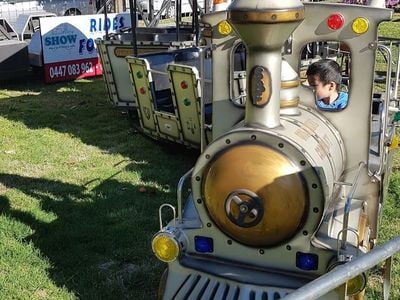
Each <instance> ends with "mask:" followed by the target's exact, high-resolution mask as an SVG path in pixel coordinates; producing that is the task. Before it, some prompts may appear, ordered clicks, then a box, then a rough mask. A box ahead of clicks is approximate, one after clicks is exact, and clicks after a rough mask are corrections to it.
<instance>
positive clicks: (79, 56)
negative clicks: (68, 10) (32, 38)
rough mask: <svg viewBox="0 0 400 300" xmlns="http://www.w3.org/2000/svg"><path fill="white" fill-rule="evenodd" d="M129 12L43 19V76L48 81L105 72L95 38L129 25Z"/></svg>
mask: <svg viewBox="0 0 400 300" xmlns="http://www.w3.org/2000/svg"><path fill="white" fill-rule="evenodd" d="M130 26H131V20H130V15H129V13H120V14H108V15H107V22H105V19H104V15H81V16H67V17H51V18H41V19H40V30H41V36H42V47H43V64H44V75H45V81H46V82H47V83H51V82H58V81H67V80H74V79H77V78H85V77H92V76H97V75H101V74H102V68H101V63H100V59H99V56H98V54H97V48H96V43H95V42H94V40H95V39H96V38H102V37H103V36H104V35H105V32H106V28H107V29H108V32H109V33H113V32H115V31H116V30H118V29H120V28H123V27H130Z"/></svg>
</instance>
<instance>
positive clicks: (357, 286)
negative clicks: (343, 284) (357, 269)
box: [347, 273, 367, 296]
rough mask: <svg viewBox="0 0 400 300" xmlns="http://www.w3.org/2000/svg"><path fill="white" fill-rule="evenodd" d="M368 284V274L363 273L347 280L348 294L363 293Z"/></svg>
mask: <svg viewBox="0 0 400 300" xmlns="http://www.w3.org/2000/svg"><path fill="white" fill-rule="evenodd" d="M366 285H367V275H366V274H365V273H361V274H360V275H357V276H356V277H354V278H353V279H350V280H349V281H348V282H347V295H348V296H354V295H357V294H359V293H361V292H362V291H363V290H364V289H365V287H366Z"/></svg>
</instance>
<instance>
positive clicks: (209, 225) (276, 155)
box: [152, 0, 399, 299]
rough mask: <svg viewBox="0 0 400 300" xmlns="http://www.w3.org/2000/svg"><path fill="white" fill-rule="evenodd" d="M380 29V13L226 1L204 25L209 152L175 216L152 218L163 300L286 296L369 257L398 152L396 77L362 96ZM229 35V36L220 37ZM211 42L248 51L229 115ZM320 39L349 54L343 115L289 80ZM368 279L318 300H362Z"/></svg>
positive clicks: (386, 13) (290, 0) (360, 276)
mask: <svg viewBox="0 0 400 300" xmlns="http://www.w3.org/2000/svg"><path fill="white" fill-rule="evenodd" d="M391 17H392V11H391V10H388V9H385V8H382V7H363V6H357V5H343V4H331V3H329V4H327V3H303V2H301V1H295V0H281V1H272V0H236V1H233V2H232V4H231V5H230V6H229V7H228V9H227V10H226V11H223V12H218V13H215V14H209V15H208V16H205V17H204V19H205V21H206V22H209V24H210V25H211V27H212V31H213V36H212V43H213V45H214V46H213V55H214V56H213V66H212V68H213V82H214V85H213V92H212V103H213V111H212V126H213V129H212V130H213V131H212V140H211V141H210V143H209V144H208V145H207V146H205V147H204V148H202V149H201V150H202V151H201V154H200V156H199V158H198V160H197V162H196V164H195V166H194V167H193V169H191V170H190V171H188V172H187V173H186V174H185V175H184V176H183V177H182V178H181V180H180V182H179V184H178V201H177V206H176V207H175V206H172V205H170V204H163V205H162V206H161V207H160V211H159V218H160V231H159V232H157V233H156V234H155V235H154V237H153V239H152V248H153V252H154V254H155V255H156V256H157V258H159V259H160V260H161V261H163V262H167V263H168V267H167V269H166V271H165V273H164V275H163V276H162V279H161V283H160V290H159V297H160V299H280V298H284V297H290V294H291V293H293V292H294V291H295V290H298V289H299V288H301V287H303V286H306V285H307V284H309V283H310V282H313V281H314V280H316V279H317V278H319V277H321V276H323V275H324V274H327V273H329V272H330V271H332V270H337V269H338V268H340V267H341V266H343V265H346V264H347V263H350V262H352V261H355V260H357V259H358V258H359V257H362V256H363V255H365V254H366V253H368V252H371V253H372V251H373V249H374V248H375V244H376V239H377V236H378V227H379V217H380V214H381V211H382V207H383V205H384V199H385V194H386V188H387V182H388V177H389V175H390V171H391V158H392V154H393V148H396V147H397V136H396V134H395V130H394V128H395V125H396V122H397V116H398V114H397V113H398V111H399V109H398V100H397V91H393V82H396V84H395V88H396V90H397V77H398V75H397V76H396V78H395V79H394V81H391V79H390V76H391V74H392V70H391V66H390V65H389V66H388V70H387V75H388V77H387V78H388V79H387V80H388V82H387V84H386V85H385V87H384V88H385V89H386V91H385V92H383V93H382V94H381V95H380V96H379V97H377V96H376V95H375V96H374V94H373V86H372V85H373V81H374V71H375V68H376V66H375V57H376V53H377V50H378V49H382V50H383V51H387V53H388V55H389V56H390V55H391V53H390V51H389V50H388V48H387V47H385V46H379V45H378V43H377V27H378V25H379V23H380V22H382V21H384V20H390V19H391ZM230 27H232V29H233V30H234V32H235V33H234V34H235V35H237V36H236V37H234V38H232V35H229V34H230V33H229V34H225V35H224V34H223V32H222V31H221V30H220V29H221V28H224V29H227V28H228V30H227V31H226V32H230V30H229V28H230ZM222 39H226V40H229V41H230V45H231V47H232V45H234V44H235V41H237V40H239V39H240V41H242V42H243V43H244V45H245V47H246V52H247V56H246V102H245V107H244V108H243V107H237V105H236V106H233V105H232V99H230V91H229V90H230V86H229V82H230V81H229V80H230V79H229V76H224V77H222V76H219V75H221V72H222V73H223V72H224V70H225V69H224V68H227V66H226V65H224V64H223V63H222V62H221V64H219V61H218V59H220V58H221V57H223V55H221V53H222V52H223V51H225V50H226V49H227V48H229V47H227V46H226V45H227V44H226V43H222V42H221V43H218V41H219V40H222ZM232 41H233V42H232ZM321 41H323V42H325V41H339V42H343V43H345V44H346V45H347V47H348V49H349V51H350V52H351V53H352V57H351V64H350V66H349V68H350V74H351V78H350V81H349V82H350V83H349V89H348V92H349V101H348V104H347V106H346V108H345V109H343V110H340V111H326V110H322V109H320V108H319V107H318V106H317V105H316V99H315V95H314V93H313V91H312V90H311V89H310V87H307V86H305V85H304V84H303V83H302V82H301V80H300V77H301V76H300V73H299V66H300V63H301V60H302V53H303V50H304V47H305V46H306V45H309V44H310V43H315V42H321ZM218 51H220V52H218ZM389 61H391V60H390V58H389ZM221 69H222V71H221ZM225 73H226V72H225ZM229 105H230V106H232V107H234V108H228V107H229ZM232 115H233V116H232ZM395 144H396V145H395ZM189 179H190V180H191V181H190V186H191V188H190V193H189V195H188V196H187V197H185V195H184V193H183V187H184V186H185V182H186V181H189ZM184 198H185V200H184ZM168 210H171V211H172V213H173V218H172V220H170V221H169V222H168V223H167V224H164V223H165V222H164V221H165V220H164V219H165V216H166V214H167V213H166V211H168ZM387 269H390V268H387ZM367 280H368V279H367V273H366V272H359V273H357V275H356V276H354V277H353V278H351V279H349V280H347V281H346V282H345V283H344V284H342V285H340V286H339V287H338V288H336V286H335V287H333V288H332V289H328V290H326V291H324V293H325V295H324V296H323V297H321V298H320V299H350V298H351V299H362V298H363V293H364V290H365V286H366V284H367ZM296 299H306V298H296ZM307 299H309V298H307Z"/></svg>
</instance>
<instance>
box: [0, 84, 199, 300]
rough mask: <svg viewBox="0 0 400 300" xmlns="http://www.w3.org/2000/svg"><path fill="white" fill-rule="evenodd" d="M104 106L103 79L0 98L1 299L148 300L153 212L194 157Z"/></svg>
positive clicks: (158, 267) (152, 278) (153, 280)
mask: <svg viewBox="0 0 400 300" xmlns="http://www.w3.org/2000/svg"><path fill="white" fill-rule="evenodd" d="M21 86H25V88H22V89H21ZM17 89H18V91H17ZM107 101H108V100H107V94H106V92H105V90H104V84H103V81H102V79H101V78H98V79H94V80H81V81H77V82H70V83H60V84H55V85H43V84H40V83H38V82H33V83H32V82H26V83H22V84H20V85H18V86H15V87H13V85H12V84H9V85H8V87H7V89H4V88H3V89H2V90H0V211H1V214H0V299H76V298H81V299H153V298H155V291H156V287H157V286H158V280H159V277H160V274H161V271H162V269H163V267H164V266H163V265H162V264H161V263H159V262H158V261H157V260H156V259H155V258H154V256H153V255H152V253H151V246H150V241H151V237H152V235H153V234H154V233H155V232H156V231H157V230H158V226H159V225H158V207H159V205H160V204H162V203H164V202H169V203H175V201H176V184H177V182H178V180H179V178H180V176H181V175H182V174H183V173H184V172H186V171H187V170H188V169H189V168H190V167H191V166H192V164H193V162H194V160H195V155H194V153H193V152H188V151H182V148H179V147H173V146H168V145H167V146H162V147H161V146H160V145H158V144H156V143H154V142H153V141H151V140H149V139H147V138H144V137H143V136H141V135H140V134H137V133H135V132H134V130H132V128H131V127H130V125H129V122H128V121H127V118H126V115H123V114H122V113H121V112H120V111H118V110H115V109H114V108H112V107H111V105H109V103H107Z"/></svg>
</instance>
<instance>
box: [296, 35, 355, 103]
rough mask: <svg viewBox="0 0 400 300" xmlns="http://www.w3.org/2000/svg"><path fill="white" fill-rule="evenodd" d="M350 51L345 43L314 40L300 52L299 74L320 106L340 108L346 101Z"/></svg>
mask: <svg viewBox="0 0 400 300" xmlns="http://www.w3.org/2000/svg"><path fill="white" fill-rule="evenodd" d="M349 74H350V52H349V48H348V47H347V45H346V44H343V43H339V42H317V43H310V44H308V45H307V46H306V47H305V48H304V49H303V51H302V53H301V69H300V76H301V78H302V82H303V84H304V85H306V86H308V87H309V88H311V89H312V90H313V92H314V95H315V104H316V106H317V107H318V108H319V109H321V110H327V111H340V110H343V109H344V108H346V106H347V104H348V90H349Z"/></svg>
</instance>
